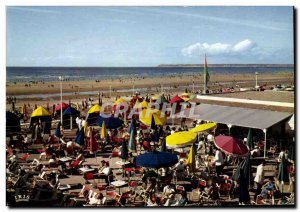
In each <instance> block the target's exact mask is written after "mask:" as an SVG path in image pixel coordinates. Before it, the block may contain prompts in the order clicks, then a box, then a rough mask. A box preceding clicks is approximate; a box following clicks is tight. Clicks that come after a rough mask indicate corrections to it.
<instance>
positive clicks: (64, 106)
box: [55, 102, 69, 111]
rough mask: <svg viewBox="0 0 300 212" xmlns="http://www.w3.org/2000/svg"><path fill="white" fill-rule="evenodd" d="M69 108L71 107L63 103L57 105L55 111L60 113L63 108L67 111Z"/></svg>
mask: <svg viewBox="0 0 300 212" xmlns="http://www.w3.org/2000/svg"><path fill="white" fill-rule="evenodd" d="M61 105H62V106H61ZM68 107H69V105H68V104H66V103H64V102H63V103H62V104H58V105H56V107H55V111H59V110H60V109H61V108H62V109H63V110H64V109H66V108H68Z"/></svg>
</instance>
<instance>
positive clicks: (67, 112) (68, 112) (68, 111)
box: [63, 107, 80, 116]
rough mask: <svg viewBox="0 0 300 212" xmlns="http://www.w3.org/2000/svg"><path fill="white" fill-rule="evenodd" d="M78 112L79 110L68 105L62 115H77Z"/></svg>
mask: <svg viewBox="0 0 300 212" xmlns="http://www.w3.org/2000/svg"><path fill="white" fill-rule="evenodd" d="M79 114H80V112H79V111H78V110H76V109H75V108H73V107H68V108H67V109H65V111H64V113H63V115H64V116H77V115H79Z"/></svg>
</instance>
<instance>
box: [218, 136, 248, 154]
mask: <svg viewBox="0 0 300 212" xmlns="http://www.w3.org/2000/svg"><path fill="white" fill-rule="evenodd" d="M215 145H216V147H218V148H219V149H221V150H222V151H224V152H225V153H227V154H231V155H235V156H247V155H248V154H249V149H248V147H247V146H246V145H245V144H243V142H242V141H241V140H238V139H236V138H233V137H231V136H225V135H219V136H216V137H215Z"/></svg>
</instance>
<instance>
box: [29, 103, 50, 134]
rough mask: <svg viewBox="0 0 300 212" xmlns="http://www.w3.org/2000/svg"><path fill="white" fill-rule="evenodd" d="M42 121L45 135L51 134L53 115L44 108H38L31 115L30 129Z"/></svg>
mask: <svg viewBox="0 0 300 212" xmlns="http://www.w3.org/2000/svg"><path fill="white" fill-rule="evenodd" d="M39 120H41V122H42V124H43V122H44V124H43V125H45V126H44V127H43V131H44V133H50V129H51V120H52V118H51V114H50V112H49V111H48V110H46V109H45V108H43V107H42V106H39V107H37V108H36V109H35V110H34V111H33V112H32V114H31V118H30V128H31V127H32V126H33V124H34V123H36V122H38V121H39Z"/></svg>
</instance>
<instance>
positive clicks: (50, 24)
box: [6, 6, 293, 66]
mask: <svg viewBox="0 0 300 212" xmlns="http://www.w3.org/2000/svg"><path fill="white" fill-rule="evenodd" d="M6 15H7V20H6V23H7V66H156V65H159V64H190V63H203V58H204V54H205V53H206V54H207V56H208V62H209V63H228V64H229V63H293V8H292V7H225V6H223V7H7V10H6Z"/></svg>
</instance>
